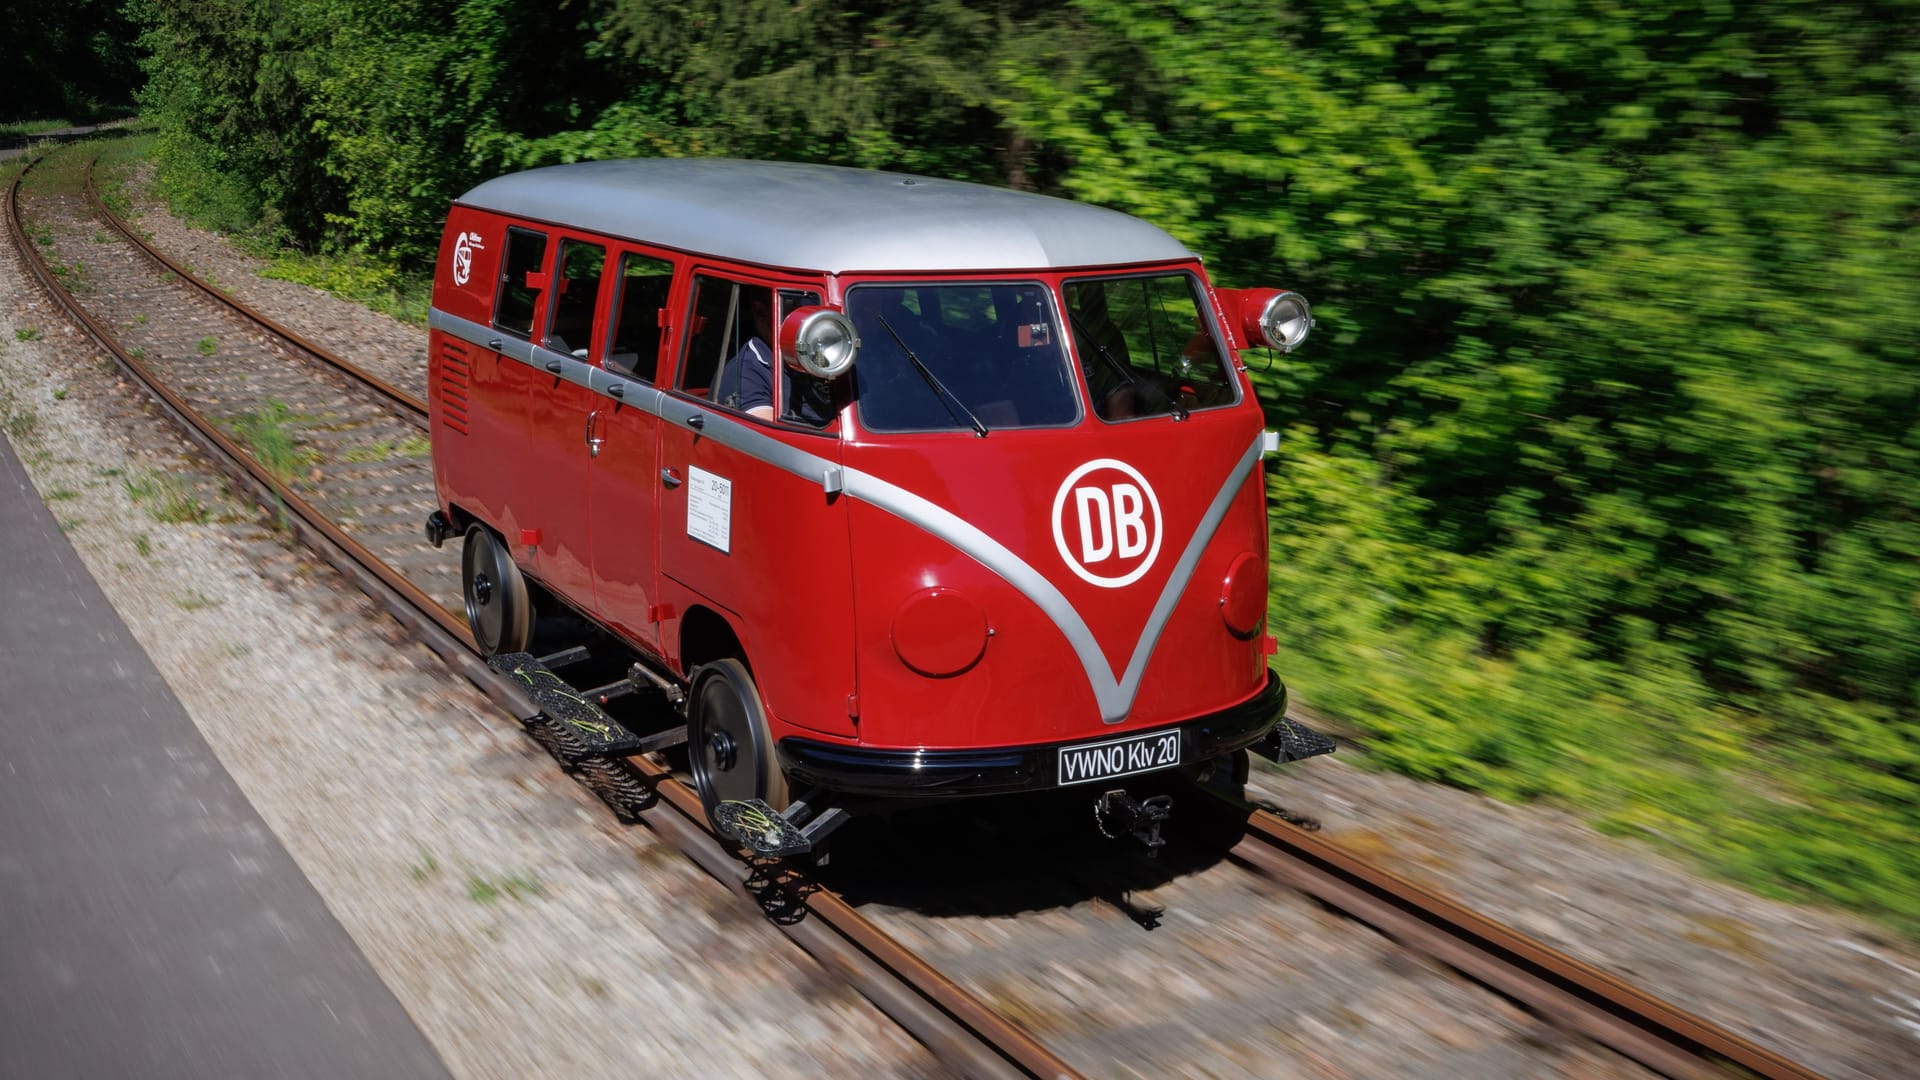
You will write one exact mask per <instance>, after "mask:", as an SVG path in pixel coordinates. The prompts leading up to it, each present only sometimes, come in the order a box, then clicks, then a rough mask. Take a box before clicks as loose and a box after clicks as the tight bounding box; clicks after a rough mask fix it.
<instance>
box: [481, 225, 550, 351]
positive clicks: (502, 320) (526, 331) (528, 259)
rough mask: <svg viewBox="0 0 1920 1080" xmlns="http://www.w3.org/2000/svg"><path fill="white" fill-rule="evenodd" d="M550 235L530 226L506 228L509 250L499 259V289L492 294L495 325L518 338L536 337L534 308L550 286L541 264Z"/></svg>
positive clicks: (544, 258) (544, 257)
mask: <svg viewBox="0 0 1920 1080" xmlns="http://www.w3.org/2000/svg"><path fill="white" fill-rule="evenodd" d="M546 257H547V237H546V234H545V233H537V232H534V231H532V230H531V229H515V228H509V229H508V230H507V253H506V257H505V258H503V259H501V260H500V288H499V291H497V292H496V293H494V296H493V325H494V326H496V327H498V328H499V329H501V330H505V331H506V332H507V333H509V334H512V335H514V336H516V337H523V338H526V337H532V336H533V307H534V304H536V303H537V302H538V301H539V299H540V292H541V290H543V289H545V288H546V287H547V283H546V280H545V278H544V276H543V275H541V274H540V266H541V264H542V263H543V262H544V261H545V260H546Z"/></svg>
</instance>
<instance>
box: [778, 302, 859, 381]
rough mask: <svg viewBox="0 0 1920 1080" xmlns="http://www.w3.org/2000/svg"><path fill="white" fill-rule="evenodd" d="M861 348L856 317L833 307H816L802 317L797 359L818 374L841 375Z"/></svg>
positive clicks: (795, 352)
mask: <svg viewBox="0 0 1920 1080" xmlns="http://www.w3.org/2000/svg"><path fill="white" fill-rule="evenodd" d="M859 352H860V335H859V334H857V333H855V332H854V329H853V321H852V320H851V319H848V318H847V317H846V316H845V315H842V314H840V313H839V312H837V311H834V310H831V309H829V308H816V309H814V310H813V311H809V312H806V313H805V314H804V316H803V317H802V318H801V319H800V326H799V329H798V331H797V332H796V333H795V334H794V336H793V361H794V363H795V364H796V365H797V366H798V367H799V368H800V370H802V371H804V372H806V373H807V374H809V375H812V376H814V377H815V378H820V379H837V378H839V377H840V376H842V375H845V374H846V373H847V372H848V371H849V370H851V369H852V368H853V358H854V357H855V356H857V355H858V354H859Z"/></svg>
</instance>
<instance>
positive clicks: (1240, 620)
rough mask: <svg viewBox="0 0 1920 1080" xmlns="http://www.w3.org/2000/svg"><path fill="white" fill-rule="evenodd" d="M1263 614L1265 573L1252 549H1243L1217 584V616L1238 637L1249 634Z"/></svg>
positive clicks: (1265, 609) (1258, 624) (1258, 623)
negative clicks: (1218, 611) (1218, 585)
mask: <svg viewBox="0 0 1920 1080" xmlns="http://www.w3.org/2000/svg"><path fill="white" fill-rule="evenodd" d="M1266 613H1267V575H1266V573H1265V572H1264V568H1263V567H1262V566H1261V565H1260V560H1259V559H1256V558H1254V556H1253V553H1252V552H1246V551H1243V552H1241V553H1240V556H1239V557H1238V558H1236V559H1234V560H1233V565H1232V566H1229V567H1227V579H1226V580H1225V581H1223V582H1221V583H1220V617H1221V618H1222V619H1225V620H1226V621H1227V629H1229V630H1231V631H1233V632H1234V634H1235V635H1236V636H1238V637H1251V636H1252V635H1253V632H1254V631H1255V630H1257V629H1259V628H1260V620H1261V618H1262V617H1263V616H1265V615H1266Z"/></svg>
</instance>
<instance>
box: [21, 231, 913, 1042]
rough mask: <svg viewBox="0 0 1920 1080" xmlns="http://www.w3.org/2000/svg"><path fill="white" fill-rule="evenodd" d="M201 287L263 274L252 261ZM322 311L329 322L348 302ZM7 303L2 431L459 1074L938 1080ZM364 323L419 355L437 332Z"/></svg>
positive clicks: (41, 318)
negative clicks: (192, 508) (155, 510)
mask: <svg viewBox="0 0 1920 1080" xmlns="http://www.w3.org/2000/svg"><path fill="white" fill-rule="evenodd" d="M147 224H148V225H149V227H151V228H153V230H154V231H155V232H156V233H158V234H160V237H161V242H163V243H166V242H169V241H170V240H171V239H173V238H174V236H175V234H174V233H173V231H172V226H171V225H170V224H169V223H166V222H164V221H162V220H159V218H158V216H157V215H152V214H150V215H149V216H148V221H147ZM199 265H200V266H201V267H202V268H209V269H214V272H215V274H216V276H217V277H218V278H219V279H220V280H221V281H223V282H228V281H231V282H238V281H239V280H240V279H241V278H242V277H243V276H244V275H243V271H242V270H240V269H239V268H238V267H239V266H240V265H241V264H240V263H239V262H238V261H237V260H236V261H235V262H232V263H227V262H222V263H219V264H218V265H217V267H215V264H214V263H213V261H212V260H211V259H206V260H205V261H203V262H201V263H199ZM283 286H284V283H270V284H269V286H268V287H274V288H279V287H283ZM294 288H298V287H294ZM303 291H304V294H305V295H304V298H303V299H304V305H305V307H307V308H309V309H319V308H322V307H329V306H331V307H334V308H336V309H339V308H341V307H343V306H341V305H332V304H331V303H330V302H329V300H328V298H324V297H320V296H319V295H318V294H315V293H313V292H312V290H303ZM0 299H4V310H5V312H6V315H5V317H4V318H3V319H0V394H3V395H4V396H5V403H6V405H7V408H6V410H5V412H6V416H7V418H8V419H9V420H13V421H14V422H12V423H8V424H7V425H6V427H7V428H8V435H9V437H10V438H11V439H12V441H13V444H14V446H15V449H16V451H17V452H18V454H19V456H20V457H21V459H22V460H23V462H24V463H25V464H26V465H27V467H28V470H29V472H30V473H31V474H32V476H33V479H34V482H35V484H36V485H37V486H38V488H39V490H40V492H41V494H42V497H43V498H47V499H49V500H50V503H51V505H53V506H54V508H55V513H56V516H57V518H58V519H59V520H60V522H61V525H62V528H63V529H64V530H65V531H66V532H67V535H68V538H69V539H70V540H71V541H72V543H73V544H74V546H75V548H76V549H77V550H78V551H79V553H80V555H81V557H82V558H83V559H84V560H85V562H86V564H87V566H88V568H89V570H90V571H91V572H92V573H93V575H94V577H95V578H96V579H97V580H98V581H99V582H100V584H101V586H102V588H103V589H104V590H105V592H106V593H107V595H108V597H109V598H110V599H111V600H112V602H113V604H114V606H115V607H116V609H118V611H119V612H120V615H121V617H122V618H123V619H124V620H125V621H126V623H127V625H128V626H129V628H130V629H131V631H132V632H133V634H134V636H135V637H136V638H137V639H138V640H139V641H140V643H141V645H142V646H143V647H144V648H145V649H146V650H147V651H148V653H149V654H151V655H152V657H153V659H154V661H155V663H156V665H157V666H158V667H159V669H160V671H161V673H162V674H163V675H164V676H165V677H166V679H167V680H168V683H169V684H170V685H171V686H172V688H173V690H174V693H175V694H176V695H177V696H178V697H179V698H180V700H181V702H182V703H183V704H184V705H185V706H186V708H187V710H188V712H189V714H190V715H191V716H192V717H193V720H194V722H195V724H196V725H198V727H199V728H200V730H201V732H202V733H203V735H204V736H205V737H206V739H207V741H208V743H209V744H210V745H211V746H212V748H213V750H214V752H215V753H216V754H217V756H218V757H219V759H220V761H221V763H222V764H223V765H224V766H225V767H226V768H227V770H228V771H229V772H230V773H231V774H232V775H233V776H234V778H235V779H236V780H237V781H238V782H239V784H240V786H241V788H242V790H243V791H244V792H245V793H246V795H247V797H248V799H249V800H251V801H252V802H253V804H254V805H255V806H256V807H258V809H259V810H260V813H261V815H262V817H263V818H265V820H266V821H267V823H268V825H269V826H270V827H271V828H272V829H273V831H274V833H275V834H276V835H277V836H278V837H279V838H280V840H281V842H282V843H283V844H284V845H285V846H286V848H287V850H288V851H289V852H290V853H291V854H292V856H293V858H294V860H295V861H296V862H297V863H298V864H299V866H300V868H301V870H302V871H303V872H304V873H305V874H306V875H307V876H308V877H309V878H310V879H311V880H312V881H313V883H314V885H315V887H316V888H317V889H318V890H319V892H320V894H321V896H322V897H323V898H324V899H325V901H326V903H327V905H328V907H329V908H330V909H331V910H332V911H333V912H334V914H335V915H336V916H337V917H338V918H339V920H340V921H341V923H342V924H343V925H344V926H345V927H346V929H347V931H348V932H349V933H350V934H351V935H352V936H353V938H354V940H355V941H356V942H357V943H358V944H359V946H360V948H361V949H362V950H363V951H364V952H365V953H366V955H367V957H368V959H369V960H370V961H371V962H372V963H373V965H374V968H375V969H376V970H377V971H378V972H379V973H380V975H381V977H382V978H383V979H384V980H385V981H386V982H387V984H388V985H389V986H390V987H392V988H393V990H394V992H395V994H396V995H397V996H398V997H399V999H400V1001H401V1002H402V1004H403V1005H404V1006H405V1007H406V1008H407V1010H408V1012H409V1013H410V1014H411V1015H412V1016H413V1017H414V1019H415V1021H416V1022H417V1024H418V1025H419V1027H420V1028H421V1030H422V1031H423V1032H424V1033H425V1034H426V1035H427V1037H428V1038H429V1039H430V1040H431V1041H432V1043H433V1044H434V1046H435V1047H436V1049H437V1050H438V1051H439V1052H440V1054H441V1055H442V1057H443V1058H444V1059H445V1060H446V1062H447V1064H448V1066H449V1067H450V1068H451V1069H452V1070H453V1072H454V1073H455V1074H456V1075H461V1076H476V1077H490V1076H526V1075H595V1076H612V1075H616V1074H645V1073H649V1072H664V1073H671V1074H677V1075H695V1074H698V1075H733V1076H765V1075H853V1074H866V1075H905V1076H920V1075H932V1074H937V1072H938V1069H937V1066H936V1065H935V1064H934V1063H933V1062H932V1061H931V1059H930V1058H928V1057H927V1055H926V1053H925V1051H924V1050H923V1049H922V1048H920V1047H919V1046H918V1045H917V1044H916V1043H914V1042H913V1041H912V1040H911V1039H910V1038H908V1037H907V1036H906V1035H905V1034H904V1033H902V1032H901V1031H900V1030H899V1029H898V1028H897V1027H895V1026H894V1025H893V1024H892V1022H891V1021H889V1020H888V1019H887V1018H886V1017H884V1016H883V1015H881V1014H880V1013H879V1012H878V1011H877V1010H875V1009H874V1008H873V1007H872V1006H871V1005H869V1004H868V1003H867V1002H866V1001H865V1000H864V999H862V998H859V997H858V996H857V995H855V994H853V993H852V992H851V991H850V990H848V989H846V988H845V987H844V986H842V985H841V984H840V983H838V982H837V981H835V980H833V979H831V978H829V977H827V976H826V975H825V974H824V973H823V972H822V971H821V970H820V969H819V968H818V966H817V965H815V964H814V963H813V962H812V961H811V960H810V959H808V958H807V957H806V956H805V955H804V954H803V953H801V952H800V951H799V950H798V949H797V948H796V947H794V946H793V945H791V944H790V943H789V942H787V941H786V939H785V938H784V937H783V936H782V935H780V934H779V933H778V932H777V931H776V930H775V929H773V928H772V927H770V926H768V925H767V924H766V923H765V922H764V921H763V920H762V919H761V918H759V916H758V915H757V913H755V912H752V911H749V910H746V909H745V908H744V906H743V905H742V904H740V903H739V902H738V901H737V900H736V899H735V898H734V897H733V896H732V894H730V893H729V892H728V891H727V890H726V889H725V888H724V887H723V886H721V885H720V884H719V883H717V882H715V881H713V880H711V879H710V878H708V877H706V876H705V875H704V874H702V873H701V872H699V871H698V870H697V869H695V868H694V867H693V866H692V865H691V864H690V863H689V862H688V861H687V860H686V859H685V858H684V857H682V856H680V855H679V854H678V853H677V852H676V851H674V850H673V849H671V848H669V847H668V846H666V845H665V844H664V842H661V841H658V840H656V839H655V838H654V837H653V836H652V834H651V833H649V832H648V831H647V830H646V829H644V828H623V827H621V826H619V825H618V824H617V823H616V822H615V821H614V820H613V818H612V817H611V815H610V814H609V813H608V812H607V811H606V810H605V809H604V807H602V806H601V805H600V804H599V803H598V802H597V801H596V800H594V799H593V798H592V797H591V796H590V795H588V794H587V793H586V792H585V791H584V790H582V789H581V788H579V787H578V786H577V785H575V784H572V783H570V782H568V781H566V780H565V779H564V778H563V777H562V776H561V774H560V773H559V771H558V769H557V767H556V766H555V765H554V764H553V762H552V760H551V759H550V758H548V757H547V756H546V755H545V754H544V753H542V752H541V751H539V750H538V749H537V748H536V747H535V746H534V744H533V743H532V741H531V740H530V739H528V738H526V737H525V736H524V735H522V734H521V733H520V732H519V731H518V730H517V729H516V727H515V726H514V725H513V724H512V722H511V721H510V720H508V719H507V718H505V717H503V716H502V715H501V714H499V713H498V712H497V710H495V709H494V708H493V707H492V706H491V705H490V704H489V703H488V702H486V701H485V700H484V699H483V698H481V697H480V696H479V695H478V694H477V693H476V692H475V691H474V690H473V689H472V688H471V687H470V686H469V685H468V684H467V683H465V682H464V681H463V680H461V679H459V678H457V677H455V676H453V675H451V674H450V673H449V672H448V671H447V670H446V669H445V668H444V667H443V666H442V665H441V663H440V662H439V660H438V659H437V658H436V657H434V656H432V654H430V653H429V652H427V651H426V650H425V648H424V647H423V646H420V645H418V644H415V643H412V642H410V641H409V640H408V639H407V637H406V635H405V634H404V632H402V631H401V629H400V628H399V627H398V626H397V625H396V624H394V623H392V622H390V621H389V620H388V619H387V618H386V617H385V616H383V615H381V614H380V613H378V612H377V611H376V610H375V609H374V608H373V606H372V605H371V604H370V603H369V602H368V601H367V600H366V599H365V598H363V597H362V596H361V595H360V594H359V593H357V592H355V591H353V590H352V589H351V588H350V587H348V586H346V585H345V584H344V583H343V582H342V581H341V580H340V579H339V578H338V577H337V576H336V575H335V574H334V573H333V571H332V570H331V569H329V568H327V567H325V566H324V565H321V564H319V563H317V562H316V561H314V560H313V559H311V558H309V557H308V556H306V555H304V554H301V553H299V552H296V551H293V550H290V549H289V548H287V547H286V546H285V545H284V544H283V542H282V541H281V539H280V538H279V536H278V534H276V533H275V532H274V531H273V530H272V528H271V527H270V522H263V521H261V520H259V519H258V518H257V517H256V515H255V513H254V512H253V511H251V510H250V509H245V508H241V507H238V506H236V505H233V504H230V503H222V502H221V501H220V500H219V498H218V496H217V495H214V494H212V493H213V492H215V491H217V489H218V487H219V485H218V483H217V482H216V481H214V480H212V479H211V478H209V477H207V476H206V475H204V474H205V470H206V466H205V465H203V464H201V463H199V462H198V460H197V458H196V456H195V455H194V454H193V453H192V452H190V451H189V449H188V448H187V446H186V445H185V444H184V443H182V442H181V441H180V440H179V438H178V437H177V436H175V435H173V434H171V432H170V429H168V428H167V427H166V425H165V423H164V422H163V421H162V420H160V419H159V418H158V417H157V416H156V415H155V413H154V411H153V409H152V408H151V407H150V406H148V405H146V404H145V403H144V400H143V398H142V397H141V395H140V393H139V392H138V391H136V390H134V389H133V388H132V387H131V386H130V385H129V384H128V383H127V382H126V380H124V379H123V378H121V377H120V376H119V375H118V374H117V372H115V371H113V369H111V368H109V367H108V366H107V365H106V364H105V363H104V361H103V360H102V359H101V358H100V356H99V355H98V353H97V352H96V351H95V350H94V349H93V347H92V346H91V345H90V344H89V343H87V342H86V341H85V340H84V339H83V338H81V337H80V335H79V334H78V333H76V332H74V331H72V330H70V329H68V328H67V327H66V324H65V322H64V320H63V319H62V318H61V317H60V316H58V315H57V314H55V313H54V311H53V310H52V309H51V305H50V304H49V303H48V302H47V301H46V300H45V299H44V298H43V297H41V296H40V294H39V293H38V291H37V290H36V289H35V288H34V287H32V286H31V284H30V282H29V279H28V278H27V277H26V275H25V272H24V269H23V268H22V267H21V266H20V265H19V263H18V261H17V258H16V257H15V256H14V255H13V254H12V253H11V252H10V251H9V253H8V255H7V257H6V258H5V260H4V262H0ZM355 310H357V309H355ZM347 315H348V317H349V318H350V317H351V315H352V313H351V312H348V313H347ZM309 317H312V314H311V312H310V313H309ZM318 317H319V318H320V319H321V320H322V321H321V322H320V323H318V324H316V328H317V327H319V326H324V325H325V322H324V320H325V319H326V318H328V317H330V316H326V315H321V316H318ZM369 322H370V323H372V324H374V325H376V326H379V327H380V329H379V330H376V331H374V333H376V334H378V333H387V334H396V333H397V334H398V337H396V338H394V339H392V340H400V339H403V338H405V336H406V335H407V334H412V335H413V338H412V340H413V342H414V345H413V346H410V347H413V348H415V349H416V350H417V351H418V345H419V341H420V335H419V334H418V332H417V331H410V330H408V329H407V328H405V327H402V326H399V325H398V324H394V323H392V322H391V320H385V319H371V320H369ZM17 331H39V336H38V337H37V338H35V339H34V340H22V339H21V336H20V335H19V334H18V333H17ZM28 336H30V337H31V336H32V335H31V333H29V334H28ZM417 362H422V361H417ZM25 417H31V419H30V420H25V419H21V418H25ZM153 474H162V475H166V476H171V477H175V478H178V479H180V480H181V481H182V482H183V483H186V484H188V485H190V486H191V487H192V488H193V489H194V490H196V491H199V492H201V493H202V495H203V498H204V499H205V500H206V505H207V506H208V508H209V511H210V513H211V515H212V516H213V518H214V520H213V521H212V522H210V523H208V524H169V523H164V522H161V521H159V520H156V519H155V518H154V517H153V516H152V513H151V510H152V502H151V500H149V501H147V502H136V501H135V500H134V499H133V498H132V497H131V495H130V493H129V480H130V479H137V478H139V477H143V476H149V475H153ZM12 617H21V616H20V615H19V614H18V613H16V614H15V615H14V616H12Z"/></svg>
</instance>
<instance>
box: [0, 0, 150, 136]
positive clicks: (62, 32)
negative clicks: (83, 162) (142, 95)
mask: <svg viewBox="0 0 1920 1080" xmlns="http://www.w3.org/2000/svg"><path fill="white" fill-rule="evenodd" d="M121 3H122V0H63V2H62V3H57V4H56V3H48V2H47V0H0V28H4V29H5V32H6V48H5V52H4V54H0V56H4V59H5V63H4V64H0V125H4V126H0V135H5V134H6V133H7V132H8V131H9V130H10V129H11V127H12V126H13V125H18V124H21V123H23V122H25V121H31V120H35V119H40V118H46V117H60V118H62V119H63V120H65V121H67V122H70V123H84V122H87V121H91V120H97V119H101V118H102V117H104V116H106V115H109V114H114V113H116V112H117V113H118V114H119V115H125V110H126V109H127V107H128V106H130V105H132V103H133V90H134V86H135V84H136V83H138V82H139V68H138V67H137V65H136V64H135V60H134V50H133V33H132V27H131V24H129V23H128V22H127V19H126V16H125V14H124V13H123V12H122V11H121ZM61 126H64V125H61ZM29 127H30V128H34V129H36V130H37V127H38V126H35V125H29Z"/></svg>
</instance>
